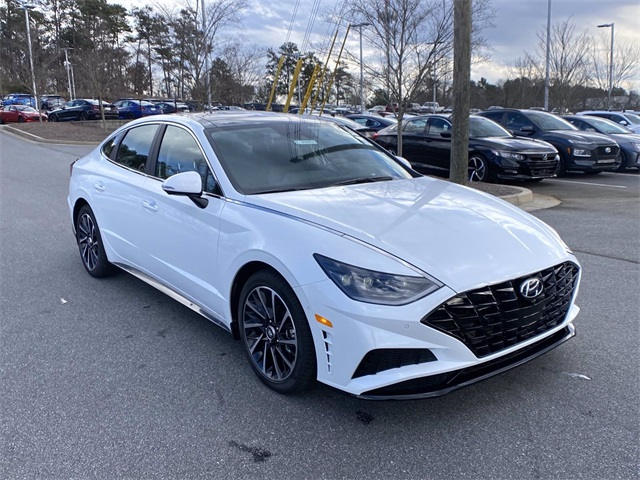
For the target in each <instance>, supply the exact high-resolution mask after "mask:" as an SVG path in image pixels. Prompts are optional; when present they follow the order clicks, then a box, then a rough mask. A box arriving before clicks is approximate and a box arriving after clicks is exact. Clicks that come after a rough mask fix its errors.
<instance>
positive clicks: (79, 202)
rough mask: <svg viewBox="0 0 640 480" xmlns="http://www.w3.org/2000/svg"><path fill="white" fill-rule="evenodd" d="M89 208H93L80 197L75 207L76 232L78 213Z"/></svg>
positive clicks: (74, 221) (74, 223) (74, 227)
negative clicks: (84, 208) (83, 208)
mask: <svg viewBox="0 0 640 480" xmlns="http://www.w3.org/2000/svg"><path fill="white" fill-rule="evenodd" d="M85 205H86V206H88V207H89V208H91V206H90V205H89V202H87V201H86V200H85V199H84V198H82V197H80V198H78V199H77V200H76V203H75V204H74V205H73V219H72V220H73V229H74V231H75V229H76V223H77V221H78V213H80V209H81V208H82V207H84V206H85Z"/></svg>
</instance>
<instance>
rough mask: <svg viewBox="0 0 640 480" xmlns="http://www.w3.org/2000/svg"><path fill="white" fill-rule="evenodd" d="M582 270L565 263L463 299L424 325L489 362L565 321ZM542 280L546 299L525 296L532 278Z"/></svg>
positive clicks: (437, 311)
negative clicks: (523, 285)
mask: <svg viewBox="0 0 640 480" xmlns="http://www.w3.org/2000/svg"><path fill="white" fill-rule="evenodd" d="M578 272H579V269H578V266H577V265H575V264H574V263H571V262H565V263H562V264H560V265H556V266H555V267H552V268H548V269H546V270H542V271H540V272H537V273H534V274H531V275H526V276H524V277H521V278H517V279H514V280H511V281H507V282H504V283H500V284H497V285H489V286H487V287H482V288H479V289H476V290H472V291H469V292H465V293H462V294H460V295H457V296H455V297H453V298H451V299H450V300H448V301H447V302H445V303H443V304H442V305H440V306H439V307H438V308H436V309H435V310H433V311H432V312H431V313H430V314H428V315H427V316H426V317H424V318H423V319H422V320H421V322H422V323H423V324H424V325H427V326H429V327H433V328H435V329H437V330H440V331H441V332H444V333H446V334H448V335H451V336H453V337H455V338H457V339H458V340H460V341H461V342H463V343H464V344H465V345H466V346H467V347H469V349H470V350H471V351H472V352H473V353H474V354H475V355H476V356H477V357H478V358H481V357H485V356H487V355H491V354H493V353H496V352H499V351H501V350H503V349H505V348H508V347H511V346H512V345H516V344H517V343H520V342H522V341H525V340H527V339H529V338H532V337H535V336H537V335H540V334H542V333H544V332H546V331H548V330H550V329H552V328H554V327H556V326H557V325H559V324H561V323H562V321H563V320H564V318H565V316H566V314H567V311H568V310H569V305H570V303H571V298H572V296H573V292H574V291H575V288H576V286H577V280H578ZM532 277H537V278H539V279H541V280H542V282H543V285H544V289H543V293H542V294H541V295H539V296H538V297H537V298H535V299H533V300H528V299H526V298H524V297H523V296H522V295H521V294H520V293H519V288H520V284H521V283H522V282H523V281H524V280H526V279H529V278H532Z"/></svg>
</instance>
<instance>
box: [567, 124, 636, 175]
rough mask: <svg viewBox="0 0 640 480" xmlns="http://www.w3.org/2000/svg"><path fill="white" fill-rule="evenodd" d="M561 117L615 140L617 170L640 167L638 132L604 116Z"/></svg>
mask: <svg viewBox="0 0 640 480" xmlns="http://www.w3.org/2000/svg"><path fill="white" fill-rule="evenodd" d="M562 118H564V119H565V120H566V121H567V122H569V123H570V124H571V125H573V126H574V127H577V128H579V129H580V130H584V131H587V132H597V133H601V134H603V135H607V136H608V137H610V138H612V139H613V140H615V141H616V142H617V143H618V145H619V146H620V153H619V155H620V166H619V167H618V171H624V170H626V169H627V168H640V134H637V133H633V132H632V131H631V130H629V129H628V128H625V127H623V126H622V125H619V124H617V123H616V122H613V121H611V120H607V119H606V118H600V117H592V116H588V115H567V116H564V117H562Z"/></svg>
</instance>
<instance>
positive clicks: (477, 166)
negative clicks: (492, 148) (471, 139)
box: [468, 153, 493, 182]
mask: <svg viewBox="0 0 640 480" xmlns="http://www.w3.org/2000/svg"><path fill="white" fill-rule="evenodd" d="M468 172H469V181H470V182H491V181H493V173H492V172H491V170H490V169H489V162H487V160H486V159H485V158H484V157H483V156H482V155H480V154H479V153H474V154H473V155H471V157H470V158H469V168H468Z"/></svg>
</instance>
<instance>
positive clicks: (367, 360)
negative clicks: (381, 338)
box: [352, 348, 437, 378]
mask: <svg viewBox="0 0 640 480" xmlns="http://www.w3.org/2000/svg"><path fill="white" fill-rule="evenodd" d="M435 361H437V358H436V356H435V355H434V354H433V353H432V352H431V350H428V349H426V348H380V349H378V350H371V351H370V352H367V354H366V355H365V356H364V358H363V359H362V361H361V362H360V365H358V368H357V369H356V373H354V374H353V377H352V378H358V377H364V376H365V375H375V374H376V373H378V372H382V371H384V370H391V369H392V368H400V367H405V366H407V365H419V364H421V363H427V362H435Z"/></svg>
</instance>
